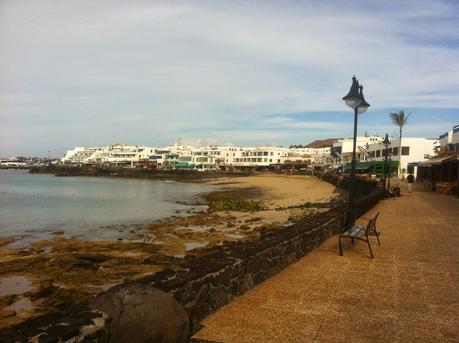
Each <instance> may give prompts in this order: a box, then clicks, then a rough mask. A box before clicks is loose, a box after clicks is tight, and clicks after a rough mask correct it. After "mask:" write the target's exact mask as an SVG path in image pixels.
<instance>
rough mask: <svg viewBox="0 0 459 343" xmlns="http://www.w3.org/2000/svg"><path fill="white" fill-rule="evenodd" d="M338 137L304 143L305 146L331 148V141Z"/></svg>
mask: <svg viewBox="0 0 459 343" xmlns="http://www.w3.org/2000/svg"><path fill="white" fill-rule="evenodd" d="M337 139H339V138H327V139H318V140H315V141H314V142H312V143H309V144H308V145H306V147H307V148H315V149H318V148H331V147H332V146H333V142H334V141H336V140H337Z"/></svg>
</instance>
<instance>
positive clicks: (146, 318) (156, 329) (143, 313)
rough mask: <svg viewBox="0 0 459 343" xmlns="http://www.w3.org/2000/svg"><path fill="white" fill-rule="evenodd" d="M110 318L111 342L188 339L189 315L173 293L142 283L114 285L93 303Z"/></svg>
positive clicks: (183, 340) (180, 340) (108, 327)
mask: <svg viewBox="0 0 459 343" xmlns="http://www.w3.org/2000/svg"><path fill="white" fill-rule="evenodd" d="M90 306H91V307H92V308H94V309H96V310H98V311H101V312H103V313H105V314H107V315H108V317H109V318H110V320H111V321H110V322H109V324H107V326H106V330H107V331H108V333H109V337H110V338H109V342H134V341H135V342H164V343H166V342H171V343H172V342H174V343H175V342H186V340H187V338H188V333H189V328H188V326H189V320H188V315H187V313H186V312H185V311H184V309H183V308H182V307H181V306H180V305H179V304H178V303H177V302H176V301H175V299H174V298H172V297H171V296H170V295H169V294H167V293H165V292H163V291H161V290H159V289H157V288H154V287H152V286H149V285H145V284H141V283H131V284H128V285H123V286H118V287H114V288H112V289H111V290H109V291H108V292H106V293H103V294H101V295H99V296H98V297H97V298H96V299H95V300H93V302H92V303H91V305H90Z"/></svg>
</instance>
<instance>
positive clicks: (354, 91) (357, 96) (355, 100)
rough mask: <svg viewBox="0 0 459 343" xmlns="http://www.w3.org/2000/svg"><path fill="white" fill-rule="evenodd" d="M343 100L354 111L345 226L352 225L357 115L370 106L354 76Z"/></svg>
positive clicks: (353, 217) (353, 216)
mask: <svg viewBox="0 0 459 343" xmlns="http://www.w3.org/2000/svg"><path fill="white" fill-rule="evenodd" d="M343 100H344V101H345V102H346V105H348V106H349V107H350V108H352V109H353V110H354V141H353V145H352V163H351V184H350V189H349V202H348V209H347V217H346V226H349V225H351V224H353V222H354V220H355V215H354V198H355V167H356V164H357V159H356V147H357V121H358V115H359V114H362V113H364V112H365V111H366V110H367V108H368V107H370V104H369V103H367V102H366V101H365V98H364V96H363V86H362V85H359V82H358V81H357V79H356V77H355V75H354V76H353V77H352V86H351V89H350V90H349V93H347V95H346V96H345V97H343Z"/></svg>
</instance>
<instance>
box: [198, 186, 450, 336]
mask: <svg viewBox="0 0 459 343" xmlns="http://www.w3.org/2000/svg"><path fill="white" fill-rule="evenodd" d="M378 210H379V211H380V218H379V220H378V223H377V227H378V230H379V231H381V232H382V235H381V246H378V245H377V242H376V239H375V238H374V237H373V238H372V239H373V241H374V244H373V245H372V247H373V250H374V252H375V259H373V260H372V259H370V258H369V252H368V247H367V245H366V244H365V242H357V243H356V244H354V246H351V244H350V242H345V244H344V256H343V257H340V256H339V254H338V237H336V236H334V237H331V238H330V239H329V240H327V241H326V242H325V243H324V244H322V245H321V246H320V247H319V248H317V249H316V250H314V251H313V252H311V253H310V254H309V255H307V256H306V257H304V258H303V259H302V260H300V261H299V262H297V263H294V264H292V265H291V266H289V267H288V268H286V269H285V270H283V271H282V272H280V273H279V274H277V275H276V276H274V277H273V278H271V279H269V280H267V281H265V282H264V283H262V284H261V285H259V286H257V287H256V288H254V289H252V290H250V291H248V292H247V293H245V294H244V295H243V296H241V297H239V298H238V299H236V300H235V301H233V302H232V303H230V304H229V305H227V306H225V307H223V308H221V309H220V310H219V311H217V312H216V313H215V314H213V315H211V316H209V317H208V318H206V319H205V320H204V321H203V322H202V325H203V328H202V329H201V330H200V331H198V332H197V333H196V334H195V335H194V340H196V341H211V342H459V292H458V289H457V285H459V249H458V246H459V199H456V198H453V197H451V196H447V195H441V194H435V193H430V192H415V193H413V194H408V193H407V192H406V191H405V192H403V196H402V197H400V198H393V199H387V200H384V201H382V202H380V203H379V205H378V206H377V207H376V208H373V209H372V210H371V211H370V212H369V213H368V214H367V215H366V217H368V216H370V215H371V214H373V213H374V212H375V211H378Z"/></svg>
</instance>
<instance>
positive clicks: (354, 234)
mask: <svg viewBox="0 0 459 343" xmlns="http://www.w3.org/2000/svg"><path fill="white" fill-rule="evenodd" d="M378 216H379V211H378V212H376V214H375V215H373V216H372V217H371V218H370V219H367V218H363V219H367V220H368V223H367V225H366V226H362V225H354V226H352V227H351V228H350V229H348V230H346V231H345V232H343V233H341V234H340V235H339V254H340V256H343V248H342V246H341V238H350V239H351V242H352V243H354V239H358V240H360V241H364V242H367V244H368V249H370V255H371V258H374V256H373V251H372V250H371V245H370V239H369V237H368V236H369V235H370V233H374V235H375V236H376V239H377V240H378V244H379V245H381V242H380V241H379V235H380V233H379V232H378V231H376V220H377V219H378Z"/></svg>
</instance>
